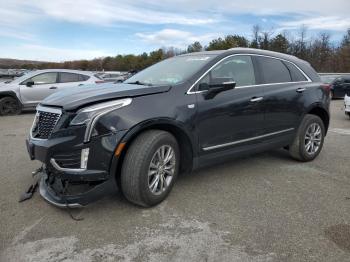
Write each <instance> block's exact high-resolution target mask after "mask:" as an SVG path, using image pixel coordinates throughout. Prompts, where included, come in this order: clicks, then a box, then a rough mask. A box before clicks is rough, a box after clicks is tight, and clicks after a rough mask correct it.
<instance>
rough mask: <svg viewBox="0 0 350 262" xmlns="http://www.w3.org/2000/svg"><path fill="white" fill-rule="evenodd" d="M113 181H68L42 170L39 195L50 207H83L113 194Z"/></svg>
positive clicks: (114, 186) (114, 187)
mask: <svg viewBox="0 0 350 262" xmlns="http://www.w3.org/2000/svg"><path fill="white" fill-rule="evenodd" d="M115 189H116V185H115V182H114V180H113V179H108V180H104V181H98V182H89V181H79V182H78V181H74V182H72V181H69V180H66V179H63V178H61V177H58V176H55V175H54V174H50V173H49V172H47V170H44V172H43V175H42V177H41V180H40V186H39V192H40V195H41V196H42V197H43V198H44V199H45V200H46V201H48V202H49V203H51V204H52V205H55V206H57V207H61V208H65V207H69V208H78V207H84V206H86V205H87V204H89V203H91V202H94V201H96V200H98V199H100V198H102V197H104V196H106V195H107V194H108V193H111V192H115Z"/></svg>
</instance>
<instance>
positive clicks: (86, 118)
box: [70, 98, 132, 142]
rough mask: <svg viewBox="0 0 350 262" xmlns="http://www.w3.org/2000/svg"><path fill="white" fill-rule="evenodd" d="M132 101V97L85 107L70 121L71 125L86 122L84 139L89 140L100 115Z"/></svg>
mask: <svg viewBox="0 0 350 262" xmlns="http://www.w3.org/2000/svg"><path fill="white" fill-rule="evenodd" d="M131 101H132V99H131V98H125V99H119V100H114V101H109V102H104V103H99V104H95V105H92V106H89V107H85V108H83V109H80V110H79V111H78V112H77V115H76V116H75V117H74V118H73V120H72V121H71V122H70V125H71V126H77V125H84V124H86V126H87V127H86V132H85V138H84V141H85V142H88V141H89V140H90V137H91V132H92V130H93V128H94V127H95V124H96V123H97V121H98V119H99V118H100V117H102V116H103V115H105V114H107V113H109V112H111V111H113V110H116V109H119V108H122V107H124V106H127V105H130V104H131Z"/></svg>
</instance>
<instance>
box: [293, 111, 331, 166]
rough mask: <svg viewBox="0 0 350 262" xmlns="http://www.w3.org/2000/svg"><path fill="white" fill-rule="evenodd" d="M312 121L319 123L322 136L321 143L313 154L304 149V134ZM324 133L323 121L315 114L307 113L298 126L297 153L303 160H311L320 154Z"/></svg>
mask: <svg viewBox="0 0 350 262" xmlns="http://www.w3.org/2000/svg"><path fill="white" fill-rule="evenodd" d="M313 123H317V124H319V125H320V127H321V132H322V138H321V144H320V147H319V149H318V151H317V152H316V153H315V154H312V155H310V154H308V153H307V152H306V149H305V134H306V131H307V129H308V128H309V127H310V125H311V124H313ZM325 133H326V132H325V127H324V124H323V121H322V120H321V118H319V117H318V116H315V115H308V116H307V117H306V118H305V119H304V121H303V123H302V125H301V126H300V129H299V134H298V135H299V153H300V155H301V156H302V158H303V159H304V160H305V161H311V160H313V159H315V158H316V157H317V156H318V155H319V154H320V152H321V151H322V148H323V143H324V138H325Z"/></svg>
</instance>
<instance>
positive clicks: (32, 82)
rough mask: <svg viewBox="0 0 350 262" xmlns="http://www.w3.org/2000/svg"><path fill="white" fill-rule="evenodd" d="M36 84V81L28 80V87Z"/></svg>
mask: <svg viewBox="0 0 350 262" xmlns="http://www.w3.org/2000/svg"><path fill="white" fill-rule="evenodd" d="M33 85H34V81H28V82H27V83H26V86H27V87H32V86H33Z"/></svg>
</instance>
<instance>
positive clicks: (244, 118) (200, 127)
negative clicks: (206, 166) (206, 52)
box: [196, 55, 264, 154]
mask: <svg viewBox="0 0 350 262" xmlns="http://www.w3.org/2000/svg"><path fill="white" fill-rule="evenodd" d="M217 79H232V80H233V81H235V82H236V87H235V88H234V89H231V90H227V91H223V92H221V93H218V94H217V95H216V96H214V97H212V98H209V99H208V98H207V97H206V92H207V91H200V92H197V94H196V95H197V105H198V110H197V117H196V127H197V133H198V139H199V145H200V148H201V153H202V154H205V153H206V152H211V151H212V150H226V149H230V148H233V147H235V146H239V145H242V144H245V143H249V142H251V141H253V140H254V139H253V138H254V137H257V136H259V135H261V134H262V133H263V130H264V125H263V121H264V115H263V112H262V103H261V102H262V100H263V87H262V86H255V85H256V78H255V73H254V66H253V61H252V58H251V56H249V55H234V56H229V57H227V58H226V59H224V60H223V61H221V62H220V63H219V64H218V65H216V66H215V67H214V68H213V69H212V70H211V71H210V72H209V73H208V74H207V75H205V76H204V77H203V78H202V79H201V80H200V81H199V83H198V87H197V88H199V86H200V85H201V84H203V83H205V84H208V85H210V83H211V82H212V81H215V80H217ZM197 90H198V89H197Z"/></svg>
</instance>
